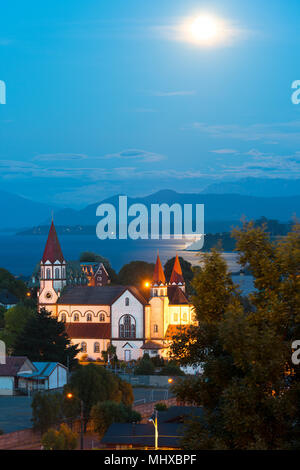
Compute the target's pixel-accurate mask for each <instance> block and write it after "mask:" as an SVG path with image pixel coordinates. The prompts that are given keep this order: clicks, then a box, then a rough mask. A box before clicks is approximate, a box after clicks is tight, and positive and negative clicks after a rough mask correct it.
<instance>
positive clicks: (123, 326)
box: [119, 315, 136, 338]
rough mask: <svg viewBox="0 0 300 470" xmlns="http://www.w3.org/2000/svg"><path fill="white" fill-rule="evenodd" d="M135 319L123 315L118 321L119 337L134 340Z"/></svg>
mask: <svg viewBox="0 0 300 470" xmlns="http://www.w3.org/2000/svg"><path fill="white" fill-rule="evenodd" d="M135 335H136V328H135V319H134V318H133V317H132V316H131V315H123V316H122V317H121V318H120V320H119V337H120V338H135Z"/></svg>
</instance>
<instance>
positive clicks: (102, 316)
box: [99, 312, 105, 321]
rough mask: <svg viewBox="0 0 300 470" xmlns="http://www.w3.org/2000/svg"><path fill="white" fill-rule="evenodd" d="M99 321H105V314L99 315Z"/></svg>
mask: <svg viewBox="0 0 300 470" xmlns="http://www.w3.org/2000/svg"><path fill="white" fill-rule="evenodd" d="M99 321H105V314H104V313H103V312H102V313H100V315H99Z"/></svg>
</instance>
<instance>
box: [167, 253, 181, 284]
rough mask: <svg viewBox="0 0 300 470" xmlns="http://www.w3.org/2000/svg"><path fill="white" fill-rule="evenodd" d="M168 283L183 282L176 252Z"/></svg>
mask: <svg viewBox="0 0 300 470" xmlns="http://www.w3.org/2000/svg"><path fill="white" fill-rule="evenodd" d="M170 284H184V279H183V275H182V270H181V266H180V261H179V258H178V254H177V253H176V258H175V263H174V266H173V271H172V274H171V278H170Z"/></svg>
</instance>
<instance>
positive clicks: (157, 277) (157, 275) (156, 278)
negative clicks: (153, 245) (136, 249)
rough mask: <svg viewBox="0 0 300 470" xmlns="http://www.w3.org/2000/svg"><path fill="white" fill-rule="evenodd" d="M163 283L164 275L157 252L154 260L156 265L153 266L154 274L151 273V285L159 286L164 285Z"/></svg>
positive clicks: (164, 281) (164, 280)
mask: <svg viewBox="0 0 300 470" xmlns="http://www.w3.org/2000/svg"><path fill="white" fill-rule="evenodd" d="M165 283H166V277H165V273H164V270H163V267H162V265H161V261H160V258H159V253H158V252H157V258H156V264H155V268H154V273H153V281H152V284H157V285H159V284H165Z"/></svg>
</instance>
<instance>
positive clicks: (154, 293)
mask: <svg viewBox="0 0 300 470" xmlns="http://www.w3.org/2000/svg"><path fill="white" fill-rule="evenodd" d="M153 296H154V297H157V289H154V291H153Z"/></svg>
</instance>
